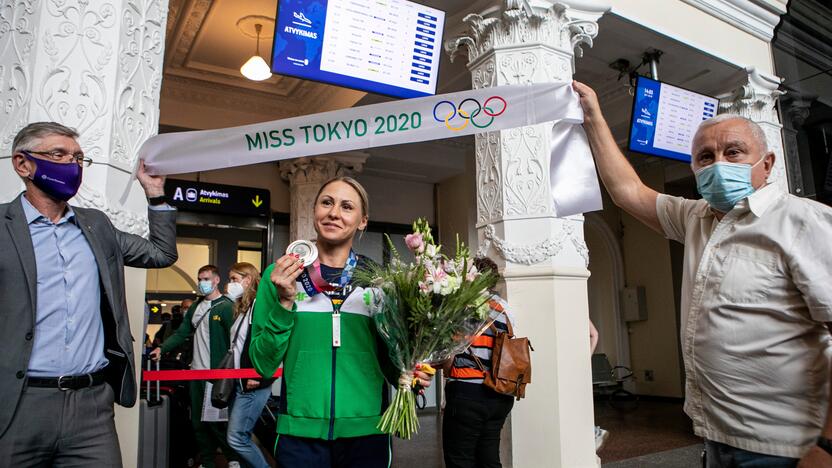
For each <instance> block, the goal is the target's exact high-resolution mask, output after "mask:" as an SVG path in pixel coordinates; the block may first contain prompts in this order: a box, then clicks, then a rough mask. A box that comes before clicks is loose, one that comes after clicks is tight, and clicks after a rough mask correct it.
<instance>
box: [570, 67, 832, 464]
mask: <svg viewBox="0 0 832 468" xmlns="http://www.w3.org/2000/svg"><path fill="white" fill-rule="evenodd" d="M574 88H575V91H577V93H578V94H579V96H580V98H581V105H582V106H583V108H584V128H585V129H586V131H587V136H588V138H589V141H590V144H591V146H592V150H593V154H594V156H595V161H596V163H597V167H598V170H599V172H600V175H601V179H602V180H603V182H604V185H605V186H606V188H607V190H608V191H609V193H610V196H611V197H612V199H613V201H614V202H615V204H616V205H618V206H619V207H621V208H622V209H623V210H625V211H627V212H628V213H629V214H631V215H632V216H634V217H635V218H637V219H638V220H640V221H641V222H643V223H644V224H646V225H647V226H649V227H651V228H652V229H653V230H655V231H657V232H659V233H660V234H662V235H664V236H666V237H667V238H669V239H672V240H675V241H678V242H681V243H683V244H684V245H685V255H684V273H683V279H682V310H681V314H682V323H681V328H682V329H681V340H682V341H681V343H682V354H683V357H684V362H685V377H686V392H685V393H686V398H685V411H686V412H687V414H688V415H689V416H690V417H691V419H692V420H693V427H694V431H695V432H696V434H697V435H700V436H702V437H704V438H705V446H706V452H707V466H708V467H737V468H740V467H747V466H749V467H750V466H766V467H794V466H800V467H801V468H804V467H820V466H832V442H830V440H829V438H830V437H832V415H830V412H829V404H828V403H829V390H830V386H829V381H830V357H832V340H830V333H829V329H828V327H827V325H828V323H829V322H832V288H830V284H831V283H832V281H830V280H832V249H830V248H829V245H828V244H829V240H830V239H832V209H830V208H829V207H827V206H825V205H821V204H819V203H816V202H814V201H811V200H807V199H803V198H798V197H795V196H793V195H790V194H787V193H783V192H781V191H779V190H778V189H777V187H775V186H770V185H767V179H768V177H769V175H770V173H771V169H772V167H773V165H774V157H775V156H774V153H772V152H771V151H769V150H768V145H767V144H766V140H765V134H764V133H763V131H762V130H761V129H760V127H759V126H758V125H757V124H755V123H754V122H752V121H750V120H748V119H745V118H743V117H741V116H738V115H720V116H717V117H714V118H712V119H709V120H706V121H704V122H702V124H701V125H700V127H699V130H698V131H697V133H696V135H695V136H694V140H693V147H692V162H691V169H692V170H693V172H694V174H695V176H696V181H697V189H698V190H699V193H700V194H701V195H702V196H703V199H702V200H686V199H683V198H680V197H671V196H668V195H665V194H659V193H657V192H656V191H655V190H653V189H651V188H650V187H647V186H646V185H644V183H642V182H641V180H640V179H639V177H638V175H637V174H636V172H635V171H634V170H633V168H632V167H631V166H630V164H629V163H628V162H627V160H626V158H625V157H624V155H623V154H622V153H621V151H620V150H619V148H618V146H617V144H616V143H615V140H614V138H613V136H612V133H611V132H610V129H609V126H608V125H607V123H606V122H605V121H604V117H603V115H602V113H601V109H600V106H599V104H598V99H597V97H596V95H595V92H594V91H592V89H590V88H589V87H588V86H586V85H583V84H581V83H578V82H575V84H574ZM798 463H799V465H798Z"/></svg>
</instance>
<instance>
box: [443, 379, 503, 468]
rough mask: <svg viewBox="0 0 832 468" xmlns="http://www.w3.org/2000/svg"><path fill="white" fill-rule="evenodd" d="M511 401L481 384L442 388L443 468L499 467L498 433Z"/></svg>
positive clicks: (455, 385) (459, 384)
mask: <svg viewBox="0 0 832 468" xmlns="http://www.w3.org/2000/svg"><path fill="white" fill-rule="evenodd" d="M513 406H514V398H513V397H511V396H508V395H501V394H499V393H496V392H494V391H493V390H491V389H490V388H488V387H486V386H485V385H481V384H472V383H465V382H449V383H448V385H446V386H445V412H444V413H443V417H442V449H443V451H444V454H445V467H446V468H475V467H476V468H500V467H501V466H502V465H501V464H500V431H501V430H502V429H503V424H505V422H506V417H508V414H509V413H510V412H511V408H512V407H513Z"/></svg>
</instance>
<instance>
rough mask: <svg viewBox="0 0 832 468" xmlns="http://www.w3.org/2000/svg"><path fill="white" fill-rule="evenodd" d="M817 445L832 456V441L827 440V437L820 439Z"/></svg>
mask: <svg viewBox="0 0 832 468" xmlns="http://www.w3.org/2000/svg"><path fill="white" fill-rule="evenodd" d="M817 444H818V447H820V448H822V449H824V450H826V453H828V454H829V455H832V439H827V438H826V437H818V441H817Z"/></svg>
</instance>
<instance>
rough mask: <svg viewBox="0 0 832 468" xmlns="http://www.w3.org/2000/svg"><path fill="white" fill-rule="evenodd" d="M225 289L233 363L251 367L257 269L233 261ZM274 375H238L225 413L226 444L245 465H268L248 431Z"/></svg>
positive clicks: (261, 406) (258, 275)
mask: <svg viewBox="0 0 832 468" xmlns="http://www.w3.org/2000/svg"><path fill="white" fill-rule="evenodd" d="M228 279H229V281H228V287H227V293H228V297H230V298H231V299H232V300H233V301H234V325H233V326H232V327H231V339H232V340H235V337H236V340H235V341H234V367H235V368H236V369H241V368H242V369H250V368H252V367H253V365H252V364H251V360H249V357H248V347H249V343H251V334H250V331H251V319H252V314H253V313H254V298H255V297H257V285H258V284H259V283H260V272H259V271H258V270H257V268H255V267H254V265H252V264H251V263H245V262H240V263H235V264H234V265H232V266H231V271H230V272H229V274H228ZM273 382H274V379H240V380H238V381H237V384H236V394H235V395H234V401H233V402H232V404H231V413H230V415H229V417H228V433H227V440H228V445H230V446H231V448H232V449H234V450H235V451H236V452H237V453H238V454H239V455H240V457H241V458H242V459H243V460H245V462H246V464H248V466H252V467H254V468H266V467H268V466H269V464H268V462H267V461H266V458H265V457H264V456H263V453H262V452H261V451H260V448H259V447H257V445H256V444H255V443H254V442H253V441H252V440H251V432H252V430H253V429H254V425H255V423H256V422H257V419H258V418H259V416H260V413H261V412H262V411H263V407H264V406H265V405H266V402H267V401H268V400H269V397H270V396H271V385H272V383H273Z"/></svg>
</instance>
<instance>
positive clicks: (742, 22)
mask: <svg viewBox="0 0 832 468" xmlns="http://www.w3.org/2000/svg"><path fill="white" fill-rule="evenodd" d="M682 1H683V2H685V3H687V4H688V5H691V6H693V7H696V8H697V9H699V10H702V11H704V12H705V13H708V14H709V15H711V16H713V17H715V18H719V19H720V20H722V21H725V22H726V23H728V24H730V25H732V26H734V27H736V28H738V29H741V30H743V31H745V32H747V33H749V34H751V35H752V36H754V37H756V38H758V39H762V40H764V41H766V42H771V39H772V38H773V37H774V28H775V27H776V26H777V24H778V23H780V15H782V14H784V13H786V4H787V0H682Z"/></svg>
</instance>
